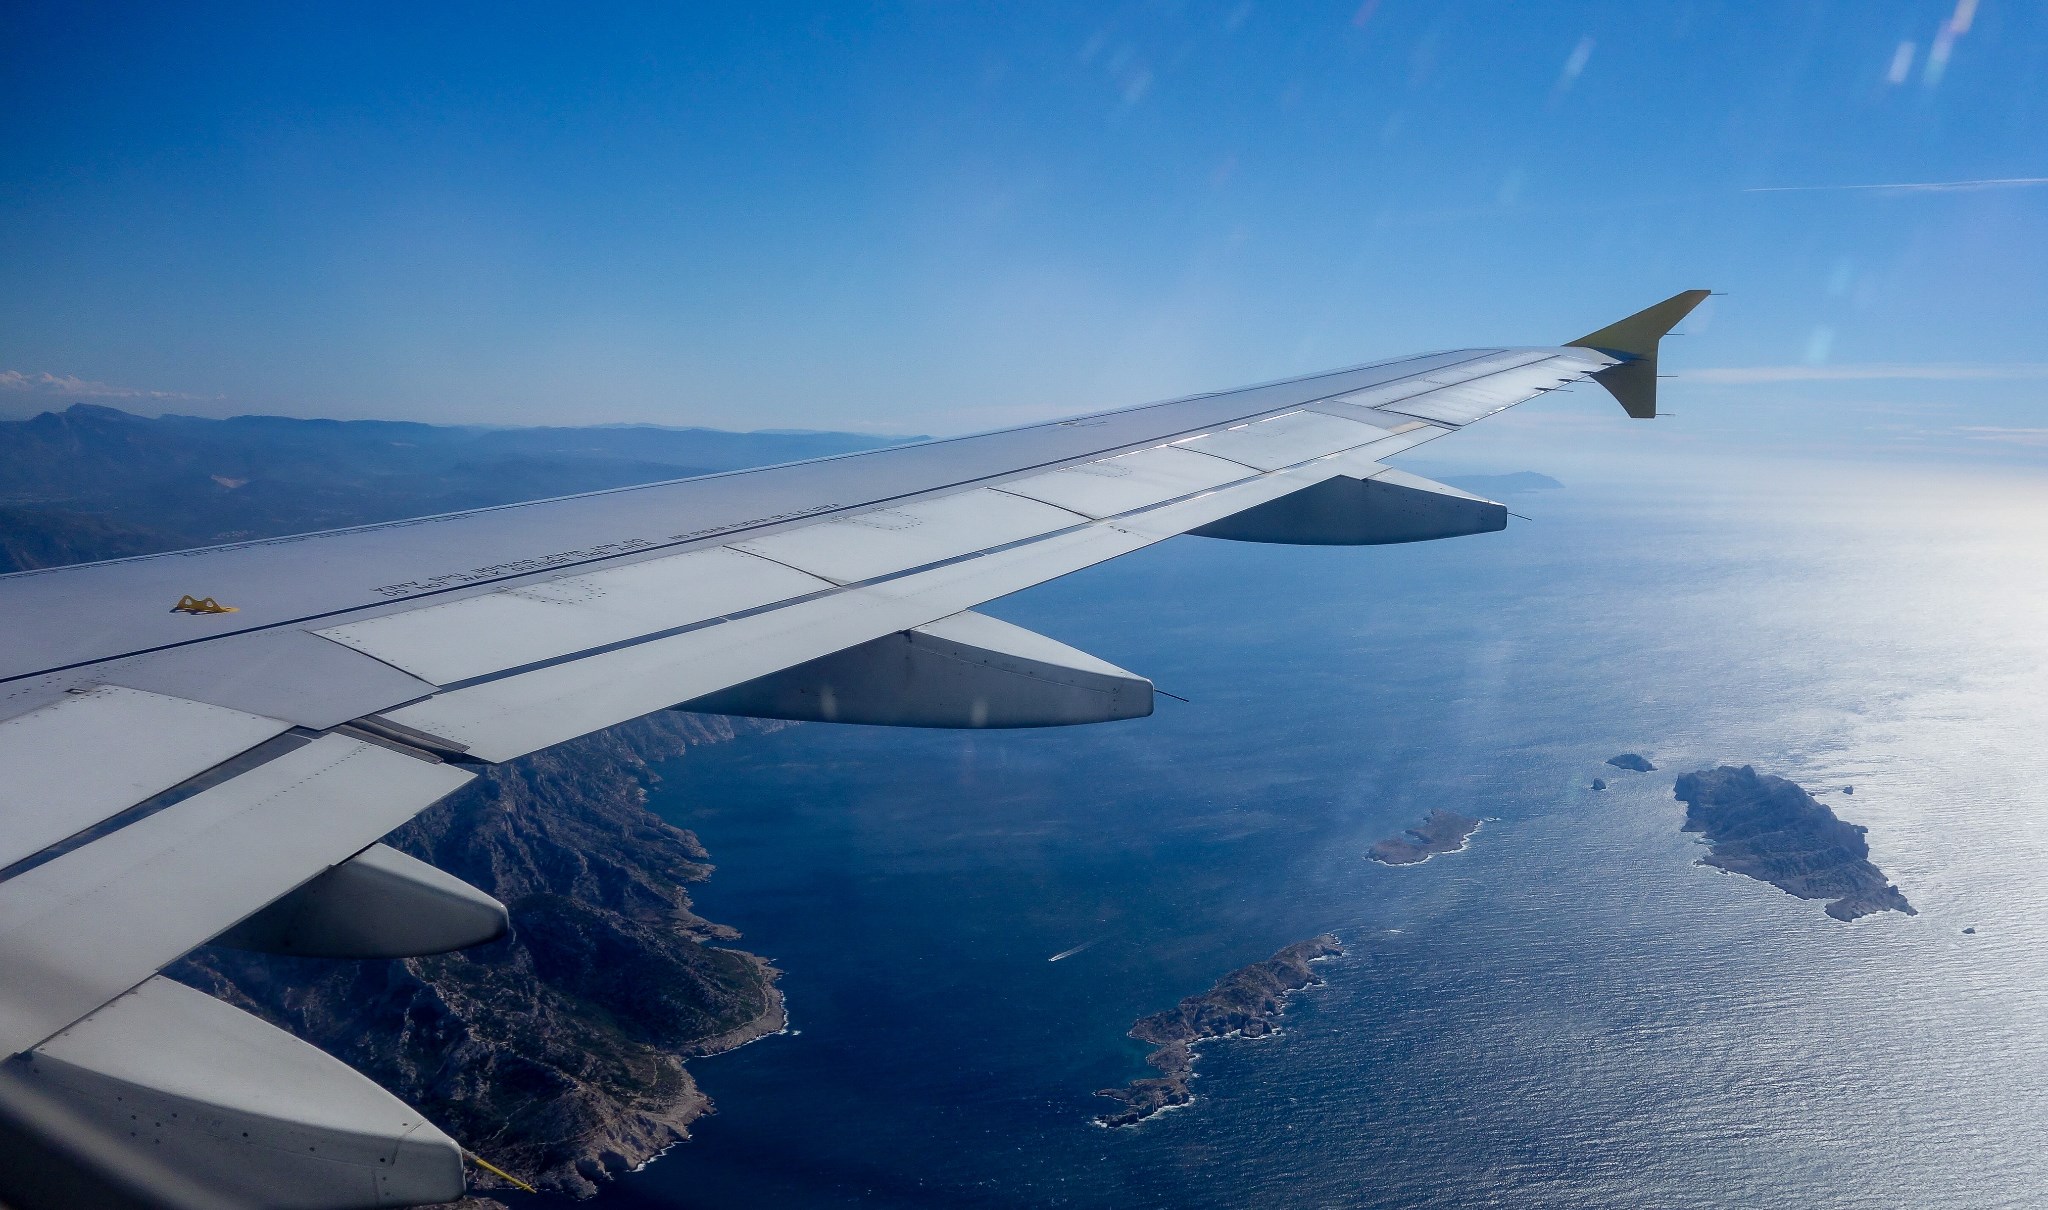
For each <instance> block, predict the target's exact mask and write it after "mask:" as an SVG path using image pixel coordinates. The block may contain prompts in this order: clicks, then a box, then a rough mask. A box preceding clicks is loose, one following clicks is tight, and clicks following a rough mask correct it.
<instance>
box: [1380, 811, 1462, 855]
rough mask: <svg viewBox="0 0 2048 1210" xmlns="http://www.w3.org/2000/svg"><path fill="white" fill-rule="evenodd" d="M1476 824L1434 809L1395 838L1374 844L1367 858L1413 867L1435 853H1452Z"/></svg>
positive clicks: (1390, 837)
mask: <svg viewBox="0 0 2048 1210" xmlns="http://www.w3.org/2000/svg"><path fill="white" fill-rule="evenodd" d="M1479 822H1480V821H1479V820H1477V819H1474V818H1472V817H1471V816H1470V815H1460V814H1458V813H1457V812H1456V811H1449V810H1445V809H1444V808H1443V807H1437V808H1435V809H1434V810H1432V811H1431V812H1430V813H1429V814H1428V815H1426V816H1424V817H1423V819H1422V822H1421V823H1419V824H1416V825H1415V826H1414V827H1412V828H1409V829H1408V830H1407V831H1405V832H1403V833H1401V834H1400V835H1399V836H1389V837H1387V838H1386V839H1385V840H1382V841H1379V842H1377V843H1375V844H1374V845H1373V846H1372V851H1371V853H1370V854H1369V856H1371V858H1372V859H1373V860H1374V861H1377V862H1379V863H1380V864H1381V865H1417V864H1419V863H1421V862H1425V861H1428V860H1429V859H1430V858H1432V857H1434V856H1436V855H1437V854H1438V853H1456V852H1458V851H1459V850H1461V849H1463V848H1464V847H1465V842H1466V841H1467V840H1469V839H1471V837H1472V833H1474V832H1477V831H1478V830H1479Z"/></svg>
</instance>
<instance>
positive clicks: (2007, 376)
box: [1676, 362, 2048, 383]
mask: <svg viewBox="0 0 2048 1210" xmlns="http://www.w3.org/2000/svg"><path fill="white" fill-rule="evenodd" d="M1676 377H1678V378H1679V379H1681V380H1683V381H1687V382H1719V383H1766V382H1869V381H1877V380H1894V381H1920V382H1964V381H1971V380H1980V379H1994V380H1996V379H2003V380H2008V381H2011V380H2025V379H2035V378H2048V363H2044V362H2015V363H2010V364H2006V365H1963V364H1957V363H1944V362H1927V363H1922V364H1918V365H1914V364H1907V363H1897V362H1890V363H1888V362H1869V363H1865V364H1863V365H1803V366H1726V367H1722V368H1720V369H1707V370H1680V371H1679V372H1678V373H1677V375H1676Z"/></svg>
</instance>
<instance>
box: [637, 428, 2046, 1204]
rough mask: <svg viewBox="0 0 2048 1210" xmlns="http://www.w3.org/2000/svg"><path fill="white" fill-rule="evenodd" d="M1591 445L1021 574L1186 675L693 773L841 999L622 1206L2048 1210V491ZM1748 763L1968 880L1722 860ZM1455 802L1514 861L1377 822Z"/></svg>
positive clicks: (1140, 663) (769, 922) (764, 919)
mask: <svg viewBox="0 0 2048 1210" xmlns="http://www.w3.org/2000/svg"><path fill="white" fill-rule="evenodd" d="M1510 456H1511V455H1510ZM1505 465H1512V463H1509V464H1505ZM1504 468H1505V467H1502V468H1497V469H1504ZM1445 469H1451V470H1455V469H1456V468H1455V467H1451V468H1445ZM1516 469H1537V470H1549V471H1553V472H1555V471H1556V468H1555V467H1554V466H1552V465H1549V464H1538V465H1535V466H1528V465H1525V466H1523V467H1520V468H1516ZM1557 477H1558V478H1559V479H1560V480H1561V481H1562V482H1563V484H1564V486H1563V487H1562V488H1558V489H1554V490H1544V491H1526V492H1517V493H1516V494H1514V495H1512V496H1509V497H1507V499H1508V502H1509V506H1510V507H1511V508H1513V509H1514V510H1515V511H1516V512H1517V513H1521V514H1526V516H1527V518H1528V519H1526V520H1524V519H1520V518H1518V519H1516V520H1515V521H1514V522H1513V523H1512V524H1511V526H1510V528H1509V529H1508V530H1507V531H1506V532H1504V533H1498V534H1491V535H1485V536H1479V537H1472V538H1466V539H1459V540H1454V541H1443V542H1431V543H1421V544H1415V545H1409V546H1393V547H1375V548H1346V549H1323V548H1308V547H1287V546H1261V545H1250V544H1240V543H1232V542H1221V541H1208V540H1202V539H1194V538H1185V539H1177V540H1175V541H1171V542H1168V543H1165V544H1163V545H1161V546H1158V547H1155V548H1153V549H1151V550H1148V551H1145V552H1142V553H1139V554H1136V555H1133V556H1130V557H1127V558H1124V559H1121V560H1118V561H1116V562H1114V563H1111V564H1107V565H1104V566H1102V567H1099V568H1095V569H1092V570H1089V571H1087V572H1084V573H1080V574H1077V575H1074V576H1071V577H1068V578H1067V579H1064V580H1061V581H1057V582H1055V583H1052V584H1049V585H1045V586H1042V587H1039V588H1036V589H1033V590H1031V591H1029V592H1027V593H1024V594H1020V595H1018V596H1015V597H1011V598H1008V599H1005V600H1002V601H999V602H995V603H993V604H992V605H990V606H989V607H988V610H987V611H988V612H990V613H994V614H996V615H998V616H1001V617H1003V618H1005V619H1007V620H1010V621H1013V622H1016V623H1018V624H1020V625H1024V626H1028V627H1031V628H1033V629H1036V630H1041V631H1043V632H1045V633H1047V634H1050V635H1052V636H1054V637H1056V638H1059V639H1061V640H1063V641H1065V642H1068V643H1071V644H1073V645H1075V646H1077V647H1080V648H1082V649H1084V650H1087V651H1090V652H1092V653H1094V654H1096V655H1098V656H1101V657H1102V658H1105V659H1108V660H1110V661H1112V662H1114V663H1117V664H1119V665H1121V666H1123V667H1126V668H1130V669H1132V670H1134V671H1137V672H1140V673H1142V674H1144V675H1147V676H1149V677H1151V678H1153V680H1154V681H1155V682H1156V683H1157V685H1158V686H1159V688H1160V689H1162V690H1165V691H1168V692H1171V693H1174V694H1178V695H1179V696H1181V697H1183V698H1186V699H1187V701H1186V702H1181V701H1176V700H1172V699H1168V698H1165V697H1162V698H1161V699H1160V700H1159V703H1158V710H1157V713H1156V714H1154V715H1153V716H1152V717H1151V718H1148V719H1143V720H1136V721H1130V722H1124V723H1117V724H1110V725H1103V726H1096V727H1083V728H1062V729H1051V730H1040V731H1009V732H954V731H918V730H884V729H876V728H867V727H852V726H828V725H804V726H797V727H792V728H790V729H788V730H785V731H781V732H778V733H775V734H770V735H765V736H758V737H752V738H747V739H743V740H741V741H738V742H734V743H731V744H726V745H722V746H718V747H712V748H705V749H699V750H692V751H690V752H688V753H686V754H685V755H684V756H683V757H682V758H680V759H678V760H675V761H672V762H670V763H668V764H667V765H666V766H664V767H663V768H662V769H661V770H660V772H661V775H662V782H661V784H660V786H659V787H658V788H657V791H656V794H655V797H654V799H653V803H652V805H653V807H654V809H656V810H657V811H659V812H660V813H661V814H663V815H664V816H666V817H667V818H669V819H671V820H673V821H674V822H676V823H678V824H681V825H683V826H685V827H688V828H691V829H693V830H695V831H696V832H697V833H698V834H699V835H700V836H701V837H702V839H703V842H704V844H705V845H706V846H707V847H708V848H709V850H710V851H711V854H712V856H713V860H714V861H715V862H716V865H717V869H716V872H715V874H714V875H713V876H712V878H711V879H710V880H709V881H708V882H706V883H704V884H702V885H701V886H698V887H695V888H693V891H692V893H693V895H694V896H695V898H696V901H697V908H698V911H699V912H701V913H702V914H703V915H705V916H706V917H708V918H710V919H713V920H717V921H721V922H726V923H730V924H732V925H735V926H736V927H738V928H739V929H740V930H741V931H742V932H743V934H744V940H742V941H740V942H738V943H737V944H739V945H741V946H743V947H745V948H748V949H750V950H752V951H754V952H757V953H761V954H764V955H767V956H769V957H771V958H773V959H774V961H775V962H776V964H777V965H778V966H779V967H780V968H781V969H782V970H783V971H784V972H785V974H784V978H783V983H782V986H783V988H784V990H785V991H786V992H787V994H788V1002H789V1009H790V1019H791V1028H790V1029H789V1031H787V1032H786V1033H785V1034H783V1035H780V1036H776V1037H771V1038H768V1039H764V1040H762V1041H760V1042H758V1043H755V1044H752V1045H749V1046H746V1047H744V1048H742V1049H740V1050H738V1051H735V1052H733V1053H730V1054H727V1055H723V1056H719V1057H716V1058H712V1059H707V1060H703V1061H700V1062H694V1063H693V1064H692V1070H693V1071H694V1073H695V1074H696V1077H697V1079H698V1080H699V1082H700V1083H701V1084H702V1086H703V1088H704V1089H705V1091H706V1092H708V1093H709V1094H710V1096H711V1097H712V1098H713V1099H714V1101H715V1102H716V1105H717V1113H716V1115H715V1116H711V1117H708V1118H705V1119H704V1120H702V1121H701V1122H699V1123H698V1124H697V1125H696V1127H695V1128H694V1137H693V1138H692V1139H691V1140H690V1141H689V1142H688V1143H685V1144H682V1145H679V1146H677V1147H675V1148H673V1149H672V1150H671V1151H669V1152H668V1153H667V1154H665V1155H664V1156H662V1157H661V1158H660V1159H659V1160H657V1161H655V1162H654V1163H652V1164H650V1165H648V1166H647V1167H646V1168H645V1169H644V1170H642V1171H639V1172H637V1173H634V1174H631V1175H628V1176H626V1177H624V1178H622V1179H621V1180H619V1181H618V1182H616V1183H615V1184H614V1185H613V1186H611V1187H610V1188H609V1189H608V1190H607V1191H606V1192H605V1193H604V1194H603V1195H602V1196H601V1197H600V1198H599V1199H598V1203H597V1205H598V1206H599V1207H600V1210H605V1208H610V1210H624V1208H627V1207H692V1208H698V1207H702V1208H712V1207H755V1206H772V1207H795V1208H803V1207H842V1206H907V1207H1039V1206H1062V1207H1134V1206H1141V1207H1142V1206H1161V1207H1244V1206H1289V1207H1291V1206H1314V1207H1324V1206H1327V1207H1361V1208H1364V1207H1411V1206H1428V1207H1495V1206H1498V1207H1607V1206H1614V1207H1634V1208H1643V1207H1765V1206H1768V1207H1870V1208H1872V1210H1876V1208H1880V1207H1881V1208H1887V1210H1889V1208H1897V1207H1912V1208H1919V1207H1926V1208H1937V1207H1957V1208H1964V1207H1968V1208H1970V1210H1980V1208H1982V1207H1991V1206H2016V1207H2018V1206H2038V1205H2048V1145H2044V1140H2048V945H2044V942H2048V809H2044V808H2048V692H2044V690H2048V475H2043V474H2041V473H2040V472H2039V471H2036V470H2027V469H2025V468H2017V469H2015V468H2011V467H2001V466H1998V465H1990V464H1987V465H1977V466H1971V465H1961V466H1958V465H1940V466H1925V465H1917V464H1914V463H1911V462H1909V461H1901V460H1893V461H1890V462H1887V461H1884V460H1882V459H1872V460H1868V461H1863V462H1857V461H1853V460H1840V461H1830V460H1825V459H1823V460H1813V459H1806V460H1799V461H1794V460H1784V461H1779V462H1770V461H1767V460H1757V459H1753V458H1752V459H1738V458H1733V457H1700V458H1680V457H1671V458H1665V459H1662V460H1640V461H1634V462H1629V461H1626V460H1623V462H1621V463H1620V464H1617V465H1606V466H1602V465H1595V464H1591V463H1587V464H1575V468H1574V470H1573V471H1572V472H1571V473H1563V472H1557ZM1623 752H1638V753H1641V754H1643V755H1645V756H1647V757H1648V758H1649V759H1650V760H1652V761H1653V762H1655V764H1656V765H1657V770H1656V771H1655V772H1651V773H1640V774H1639V773H1629V772H1625V771H1621V770H1617V769H1615V768H1612V767H1610V766H1608V765H1607V764H1605V763H1604V762H1605V761H1606V759H1607V758H1608V757H1610V756H1613V755H1615V754H1618V753H1623ZM1719 764H1752V765H1755V766H1756V767H1757V768H1758V769H1759V770H1763V771H1767V772H1770V773H1776V774H1780V775H1783V776H1786V777H1789V778H1792V779H1793V780H1795V781H1797V782H1799V783H1800V784H1801V785H1802V786H1805V787H1806V788H1807V789H1808V790H1810V791H1812V792H1813V793H1815V794H1816V795H1817V796H1818V797H1819V798H1820V800H1821V801H1822V802H1824V803H1826V804H1828V805H1829V806H1830V807H1831V808H1833V809H1834V810H1836V811H1837V812H1838V813H1839V814H1840V815H1841V816H1842V817H1843V818H1845V819H1847V820H1850V821H1852V822H1855V823H1858V824H1862V825H1864V826H1866V827H1867V828H1868V829H1869V834H1868V839H1869V843H1870V848H1871V853H1872V860H1873V861H1875V862H1876V864H1877V865H1878V866H1879V867H1880V868H1882V869H1883V870H1884V871H1885V872H1886V873H1887V874H1888V875H1889V876H1890V877H1891V878H1892V879H1893V881H1894V882H1895V883H1896V884H1897V885H1898V886H1899V888H1900V889H1901V890H1902V891H1903V892H1904V893H1905V895H1906V896H1907V898H1908V899H1909V900H1910V901H1911V902H1912V904H1913V905H1914V906H1915V907H1916V908H1917V909H1918V915H1915V916H1906V915H1903V914H1900V913H1896V912H1890V913H1883V914H1880V915H1876V916H1871V917H1867V918H1865V919H1862V920H1859V921H1856V922H1854V923H1850V924H1844V923H1840V922H1837V921H1835V920H1832V919H1830V918H1828V917H1827V916H1826V915H1824V914H1823V913H1822V910H1821V909H1822V904H1820V903H1818V902H1813V901H1803V900H1799V899H1795V898H1793V897H1791V896H1789V895H1787V894H1786V893H1784V892H1782V891H1780V890H1778V889H1776V888H1774V887H1772V886H1770V885H1767V884H1765V883H1762V882H1759V881H1755V880H1752V879H1749V878H1746V877H1743V876H1740V875H1732V874H1725V873H1722V872H1719V871H1717V870H1714V869H1712V868H1709V867H1706V866H1702V865H1700V864H1698V858H1699V857H1700V856H1701V855H1702V853H1703V852H1704V851H1705V850H1704V849H1703V847H1702V842H1701V840H1700V838H1699V837H1698V836H1697V835H1696V834H1688V833H1685V832H1683V831H1681V825H1682V823H1683V821H1684V807H1683V805H1682V804H1680V803H1678V802H1676V801H1674V800H1673V798H1672V796H1671V790H1672V782H1673V779H1674V777H1675V776H1676V775H1677V774H1679V773H1682V772H1686V771H1690V770H1693V769H1698V768H1703V767H1708V766H1713V765H1719ZM1595 778H1604V779H1605V781H1606V783H1607V789H1605V790H1604V791H1598V790H1594V789H1592V788H1591V783H1592V781H1593V779H1595ZM1852 787H1853V793H1851V788H1852ZM1435 807H1448V808H1452V809H1454V810H1457V811H1460V812H1464V813H1466V814H1471V815H1476V816H1480V817H1483V818H1484V820H1485V821H1486V822H1485V823H1484V825H1483V826H1482V827H1481V829H1480V830H1479V832H1478V833H1477V834H1476V835H1475V836H1474V837H1473V838H1472V840H1471V842H1470V844H1469V845H1468V847H1467V849H1466V850H1465V851H1463V852H1458V853H1453V854H1446V855H1442V856H1438V857H1436V858H1434V859H1432V860H1430V861H1428V862H1426V863H1424V864H1421V865H1417V866H1409V867H1400V868H1393V867H1387V866H1383V865H1379V864H1376V863H1374V862H1372V861H1370V860H1369V859H1368V858H1367V850H1368V849H1369V847H1370V846H1371V844H1372V843H1373V842H1374V841H1375V840H1378V839H1381V838H1383V837H1386V836H1390V835H1393V834H1395V833H1397V832H1399V831H1400V830H1402V829H1403V828H1405V827H1407V826H1409V825H1410V824H1413V823H1415V822H1416V821H1418V820H1420V819H1421V818H1422V817H1423V816H1424V815H1425V814H1426V813H1427V812H1428V811H1429V810H1430V809H1431V808H1435ZM1966 929H1974V932H1965V930H1966ZM1326 931H1329V932H1335V933H1336V934H1337V935H1338V936H1339V937H1340V938H1341V940H1342V941H1343V943H1344V945H1345V946H1346V949H1347V953H1346V954H1345V956H1343V957H1341V958H1337V959H1332V960H1330V961H1327V962H1324V963H1322V964H1320V965H1319V967H1318V969H1319V971H1320V972H1321V974H1322V975H1323V977H1324V980H1325V982H1324V984H1323V985H1322V986H1320V987H1316V988H1313V989H1310V990H1308V991H1306V992H1304V993H1302V994H1300V995H1298V996H1297V997H1295V999H1294V1001H1293V1002H1292V1004H1291V1006H1290V1007H1289V1009H1288V1011H1287V1013H1286V1015H1285V1018H1284V1028H1283V1029H1282V1031H1281V1032H1280V1033H1279V1034H1278V1035H1277V1036H1274V1037H1271V1038H1264V1039H1260V1040H1256V1041H1243V1040H1224V1041H1220V1042H1215V1043H1211V1044H1208V1045H1206V1046H1204V1047H1203V1048H1202V1050H1201V1057H1200V1060H1199V1063H1198V1066H1197V1073H1198V1075H1197V1078H1196V1080H1195V1083H1194V1087H1195V1090H1196V1100H1195V1102H1194V1103H1193V1104H1192V1105H1190V1106H1188V1107H1185V1108H1181V1109H1177V1110H1173V1111H1170V1112H1167V1113H1164V1114H1161V1115H1159V1116H1157V1117H1155V1118H1153V1119H1151V1120H1149V1121H1147V1122H1145V1123H1144V1124H1142V1125H1140V1126H1137V1127H1135V1128H1129V1129H1117V1130H1111V1129H1105V1128H1103V1127H1100V1126H1097V1125H1095V1124H1094V1123H1093V1121H1092V1116H1093V1115H1094V1114H1095V1113H1097V1112H1099V1111H1101V1110H1103V1109H1105V1108H1107V1107H1108V1105H1109V1103H1108V1102H1107V1101H1103V1100H1101V1099H1099V1098H1097V1097H1095V1096H1094V1095H1093V1094H1094V1092H1095V1090H1097V1089H1100V1088H1105V1087H1110V1086H1114V1085H1120V1084H1122V1083H1124V1082H1126V1081H1128V1080H1130V1079H1133V1078H1136V1077H1140V1076H1144V1075H1149V1074H1151V1072H1150V1070H1149V1069H1148V1068H1146V1066H1145V1065H1144V1056H1145V1050H1146V1048H1145V1047H1144V1046H1143V1045H1142V1044H1140V1043H1138V1042H1135V1041H1133V1040H1131V1039H1129V1038H1128V1037H1126V1036H1125V1031H1126V1030H1128V1029H1129V1028H1130V1027H1131V1025H1132V1023H1133V1022H1134V1021H1135V1019H1136V1018H1138V1017H1140V1016H1143V1015H1145V1014H1148V1013H1152V1012H1155V1011H1158V1010H1161V1009H1165V1008H1169V1007H1171V1006H1172V1005H1174V1004H1175V1003H1176V1002H1177V1001H1178V1000H1179V999H1180V998H1181V997H1183V996H1187V995H1190V994H1193V993H1197V992H1200V991H1203V990H1204V989H1206V988H1208V987H1209V986H1210V984H1211V983H1212V982H1214V981H1215V980H1216V979H1217V978H1219V977H1220V976H1222V975H1224V974H1226V973H1227V972H1229V971H1231V970H1233V969H1234V968H1237V967H1239V966H1243V965H1245V964H1248V963H1251V962H1256V961H1258V960H1260V959H1263V958H1265V957H1267V956H1269V955H1271V954H1272V953H1273V952H1274V951H1276V950H1278V949H1279V948H1281V947H1282V946H1284V945H1287V944H1289V943H1291V942H1294V941H1299V940H1302V939H1305V938H1308V937H1312V936H1315V935H1317V934H1319V933H1323V932H1326ZM1055 958H1057V960H1055Z"/></svg>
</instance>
